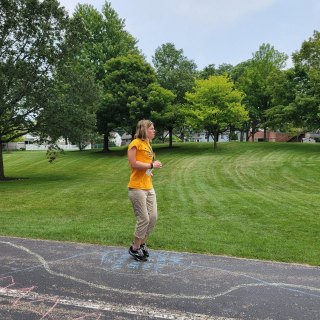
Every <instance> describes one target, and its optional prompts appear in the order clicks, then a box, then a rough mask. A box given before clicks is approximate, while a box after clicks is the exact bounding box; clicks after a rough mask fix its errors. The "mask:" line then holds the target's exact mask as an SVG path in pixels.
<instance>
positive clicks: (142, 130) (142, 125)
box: [134, 120, 153, 140]
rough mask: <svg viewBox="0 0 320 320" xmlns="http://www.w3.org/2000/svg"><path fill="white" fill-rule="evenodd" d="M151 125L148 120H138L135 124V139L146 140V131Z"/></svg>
mask: <svg viewBox="0 0 320 320" xmlns="http://www.w3.org/2000/svg"><path fill="white" fill-rule="evenodd" d="M152 125H153V122H152V121H150V120H140V121H139V122H138V123H137V129H136V134H135V135H134V137H135V138H139V139H141V140H146V139H147V129H148V128H150V127H151V126H152Z"/></svg>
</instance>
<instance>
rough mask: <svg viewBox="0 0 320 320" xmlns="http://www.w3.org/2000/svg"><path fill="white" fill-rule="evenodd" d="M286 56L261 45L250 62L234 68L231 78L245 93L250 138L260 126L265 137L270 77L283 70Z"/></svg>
mask: <svg viewBox="0 0 320 320" xmlns="http://www.w3.org/2000/svg"><path fill="white" fill-rule="evenodd" d="M286 60H287V55H285V54H284V53H280V52H279V51H277V50H275V49H274V47H273V46H271V45H270V44H262V45H261V46H260V47H259V50H258V51H256V52H255V53H254V54H253V57H252V59H251V60H249V61H247V62H245V63H242V64H241V67H240V68H239V67H238V68H235V70H234V71H233V76H235V75H236V77H237V80H236V82H237V86H238V87H239V88H240V89H241V90H242V91H244V92H245V94H246V97H245V104H246V106H247V108H248V110H249V114H250V127H251V130H252V136H253V135H254V134H255V132H256V130H257V128H258V127H259V126H262V127H263V128H264V131H265V135H266V120H267V119H266V117H265V112H266V110H268V109H269V108H271V107H273V105H272V96H271V94H270V92H268V90H267V88H268V83H269V81H271V80H270V77H269V76H270V75H271V74H272V73H273V72H274V71H276V70H280V69H282V68H284V66H285V63H286Z"/></svg>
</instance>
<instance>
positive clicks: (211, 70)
mask: <svg viewBox="0 0 320 320" xmlns="http://www.w3.org/2000/svg"><path fill="white" fill-rule="evenodd" d="M232 70H233V66H232V65H231V64H228V63H223V64H220V65H219V67H218V68H216V67H215V65H214V64H209V65H208V66H206V67H204V69H203V70H201V71H200V72H199V78H200V79H208V78H209V77H211V76H222V75H230V74H231V72H232Z"/></svg>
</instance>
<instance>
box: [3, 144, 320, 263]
mask: <svg viewBox="0 0 320 320" xmlns="http://www.w3.org/2000/svg"><path fill="white" fill-rule="evenodd" d="M154 149H155V151H156V155H157V158H158V159H160V160H161V161H162V162H163V164H164V168H163V169H162V170H156V171H155V173H154V186H155V189H156V191H157V197H158V207H159V221H158V224H157V228H156V230H155V232H154V233H153V234H152V236H151V237H150V239H149V245H150V247H151V248H153V249H166V250H176V251H188V252H199V253H211V254H222V255H231V256H238V257H248V258H258V259H267V260H276V261H286V262H299V263H308V264H312V265H320V219H319V212H320V209H319V208H320V197H319V194H320V144H295V143H292V144H291V143H220V144H219V145H218V150H217V151H216V152H213V150H212V144H211V143H210V144H206V143H187V144H177V145H175V147H174V148H173V149H171V150H170V149H168V148H167V146H166V145H155V146H154ZM4 160H5V172H6V175H7V176H9V177H19V178H24V179H21V180H11V181H6V182H0V196H1V209H0V221H1V223H0V234H1V235H11V236H19V237H31V238H41V239H56V240H68V241H78V242H88V243H97V244H105V245H121V246H128V245H129V243H130V242H131V240H132V234H133V229H134V222H135V219H134V215H133V212H132V208H131V204H130V202H129V199H128V197H127V183H128V178H129V167H128V162H127V158H126V149H124V148H113V149H112V152H111V153H110V154H103V153H101V152H99V151H97V150H95V151H83V152H71V151H70V152H66V153H64V154H63V155H60V156H59V157H58V159H57V160H56V161H55V162H54V163H53V164H49V163H48V161H47V159H46V157H45V153H44V152H38V151H28V152H26V151H17V152H11V153H5V154H4Z"/></svg>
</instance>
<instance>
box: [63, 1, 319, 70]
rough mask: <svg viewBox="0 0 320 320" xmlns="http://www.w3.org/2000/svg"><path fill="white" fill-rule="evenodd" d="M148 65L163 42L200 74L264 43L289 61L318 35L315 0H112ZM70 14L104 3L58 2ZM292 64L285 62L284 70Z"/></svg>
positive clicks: (239, 59) (239, 58) (233, 61)
mask: <svg viewBox="0 0 320 320" xmlns="http://www.w3.org/2000/svg"><path fill="white" fill-rule="evenodd" d="M109 2H111V5H112V7H113V8H114V9H115V10H116V12H117V13H118V15H119V17H120V18H122V19H125V22H126V30H127V31H129V32H130V34H131V35H133V36H134V37H135V38H136V39H137V40H138V46H139V48H140V49H141V51H142V52H143V53H144V55H145V56H146V57H147V60H148V61H149V62H151V61H152V56H153V55H154V52H155V50H156V49H157V48H158V47H159V46H161V45H162V44H164V43H167V42H172V43H174V45H175V47H176V49H183V52H184V55H185V56H186V57H187V58H188V59H192V60H194V62H195V63H196V64H197V66H198V68H199V69H202V68H204V67H205V66H207V65H209V64H215V65H216V66H219V65H220V64H222V63H229V64H232V65H236V64H238V63H240V62H242V61H245V60H248V59H250V58H251V57H252V54H253V53H254V52H255V51H257V50H258V49H259V46H260V45H261V44H263V43H269V44H271V45H272V46H274V48H275V49H276V50H278V51H280V52H283V53H286V54H287V55H288V56H291V54H292V53H293V52H295V51H297V50H299V49H300V47H301V44H302V42H303V41H304V40H307V39H308V38H310V37H312V35H313V31H314V30H317V31H320V18H319V17H320V1H319V0H110V1H109ZM60 3H61V5H62V6H64V7H65V8H66V10H67V11H68V12H69V14H70V15H72V13H73V11H74V8H75V6H76V4H77V3H87V4H92V5H93V6H94V7H95V8H96V9H98V10H99V11H101V9H102V7H103V5H104V4H105V0H88V1H84V0H60ZM290 66H291V62H290V61H288V67H290Z"/></svg>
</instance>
